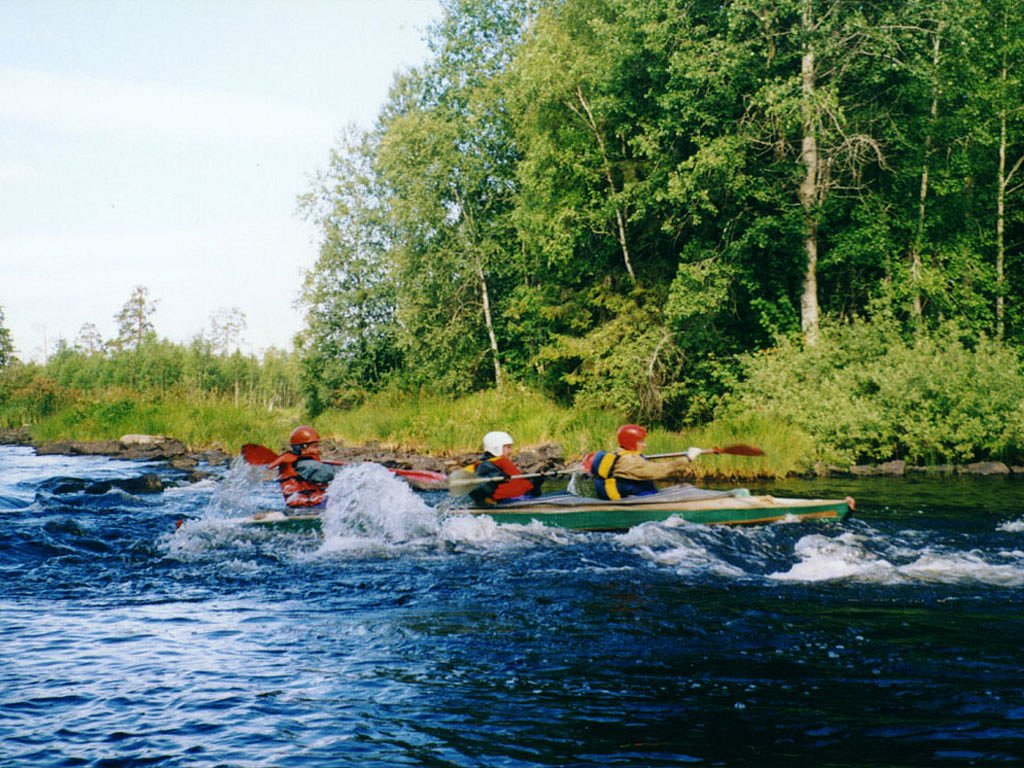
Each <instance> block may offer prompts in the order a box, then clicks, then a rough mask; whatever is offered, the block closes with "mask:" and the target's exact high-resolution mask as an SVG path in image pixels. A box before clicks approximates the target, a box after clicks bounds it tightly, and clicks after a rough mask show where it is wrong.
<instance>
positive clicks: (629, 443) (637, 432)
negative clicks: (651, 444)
mask: <svg viewBox="0 0 1024 768" xmlns="http://www.w3.org/2000/svg"><path fill="white" fill-rule="evenodd" d="M615 437H616V438H617V439H618V441H619V446H620V447H621V448H625V449H626V450H627V451H635V450H637V444H638V443H639V442H640V441H641V440H646V439H647V430H646V429H644V428H643V427H641V426H640V425H639V424H623V425H622V426H621V427H619V431H618V432H616V433H615Z"/></svg>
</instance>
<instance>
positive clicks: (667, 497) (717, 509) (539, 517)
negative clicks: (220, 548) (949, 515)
mask: <svg viewBox="0 0 1024 768" xmlns="http://www.w3.org/2000/svg"><path fill="white" fill-rule="evenodd" d="M853 508H854V501H853V499H852V498H851V497H849V496H848V497H846V498H845V499H787V498H780V497H776V496H752V495H750V493H749V492H747V491H746V490H745V489H743V488H738V489H734V490H731V491H709V490H704V489H701V488H695V487H694V486H692V485H675V486H671V487H669V488H665V489H664V490H662V491H659V492H658V493H655V494H650V495H647V496H630V497H629V498H625V499H620V500H617V501H605V500H602V499H595V498H589V497H586V496H575V495H573V494H570V493H555V494H547V495H544V496H540V497H538V498H535V499H522V500H518V501H512V502H506V503H503V504H497V505H494V506H488V507H473V506H470V507H461V508H459V507H456V508H452V509H451V510H450V514H461V515H472V516H481V515H486V516H488V517H490V518H492V519H493V520H494V521H495V522H497V523H515V524H520V525H527V524H529V523H531V522H533V521H535V520H536V521H537V522H540V523H543V524H544V525H550V526H554V527H558V528H568V529H570V530H576V531H624V530H628V529H629V528H632V527H633V526H635V525H640V524H641V523H649V522H662V521H664V520H668V519H669V518H672V517H676V518H679V519H681V520H684V521H686V522H688V523H702V524H709V525H763V524H766V523H776V522H798V521H803V520H842V519H844V518H846V517H847V516H848V515H849V514H850V512H851V511H852V510H853ZM242 522H244V523H246V524H251V525H268V526H274V527H282V528H285V529H289V530H308V529H319V527H320V516H319V514H315V513H313V514H310V513H304V514H293V515H289V514H285V513H284V512H279V511H273V512H260V513H257V514H256V515H253V516H252V517H249V518H245V519H244V520H243V521H242Z"/></svg>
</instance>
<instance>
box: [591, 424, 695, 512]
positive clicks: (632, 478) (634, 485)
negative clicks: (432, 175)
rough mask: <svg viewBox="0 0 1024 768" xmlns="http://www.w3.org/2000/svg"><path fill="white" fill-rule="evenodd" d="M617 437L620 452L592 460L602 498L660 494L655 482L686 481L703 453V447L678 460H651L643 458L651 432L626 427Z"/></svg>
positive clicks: (595, 481)
mask: <svg viewBox="0 0 1024 768" xmlns="http://www.w3.org/2000/svg"><path fill="white" fill-rule="evenodd" d="M615 437H616V439H617V440H618V443H619V449H620V450H618V451H598V452H597V453H595V454H594V456H593V457H592V458H591V460H590V473H591V475H593V477H594V486H595V488H596V490H597V495H598V497H599V498H602V499H622V498H625V497H627V496H644V495H647V494H651V493H657V492H658V487H657V486H656V485H655V484H654V483H655V481H657V480H682V479H684V478H685V477H686V476H687V475H689V474H690V472H691V468H690V464H692V463H693V462H695V461H696V460H697V457H698V456H700V454H701V453H702V451H701V449H700V448H690V449H688V450H687V451H686V455H685V456H680V457H679V458H678V459H672V460H668V461H649V460H648V459H646V458H644V456H643V450H644V446H645V441H646V440H647V430H646V429H644V428H643V427H641V426H640V425H639V424H623V425H622V426H621V427H619V431H618V432H616V433H615Z"/></svg>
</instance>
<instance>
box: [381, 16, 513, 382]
mask: <svg viewBox="0 0 1024 768" xmlns="http://www.w3.org/2000/svg"><path fill="white" fill-rule="evenodd" d="M526 15H527V2H526V0H503V2H488V1H487V0H451V2H449V3H447V4H446V6H445V13H444V17H443V18H442V20H441V21H440V22H439V24H438V25H437V27H436V28H435V29H434V30H433V35H432V41H431V42H432V48H433V50H434V52H435V58H434V60H433V61H432V62H431V63H429V64H428V65H427V66H425V67H424V68H423V69H422V70H421V71H419V72H416V73H413V74H411V75H407V76H405V77H403V78H401V79H400V80H399V82H398V83H397V84H396V87H395V89H394V90H393V93H392V97H391V99H390V102H389V104H388V106H387V107H386V109H385V112H384V114H383V115H382V119H381V131H382V133H381V138H380V143H379V150H378V154H377V164H376V169H377V172H378V174H379V177H380V179H381V182H382V188H383V189H384V190H386V194H387V205H388V207H389V211H390V217H391V223H392V226H393V228H394V229H393V236H394V239H395V240H394V247H393V249H392V254H393V255H394V256H395V269H396V272H395V275H396V279H397V286H398V292H399V297H398V298H399V319H400V321H401V327H402V329H403V332H404V334H403V335H404V339H405V349H406V352H407V354H408V355H409V356H410V357H409V359H410V362H411V363H412V365H413V367H414V368H420V370H421V371H422V372H425V373H426V372H429V374H428V375H430V377H431V378H432V379H433V380H434V381H439V380H443V381H445V385H446V386H453V387H456V388H460V387H461V388H465V387H466V386H467V385H469V386H475V385H477V384H479V383H481V381H482V379H481V376H482V375H483V374H482V372H481V371H480V370H479V366H480V365H481V364H485V363H489V367H490V376H488V377H486V378H487V379H489V380H491V381H493V382H495V383H501V381H502V380H503V378H504V370H503V362H502V357H503V354H502V346H501V335H502V331H501V329H500V327H499V314H500V312H499V308H498V306H497V305H498V303H499V297H498V296H497V295H496V291H495V282H496V281H497V282H499V283H500V282H501V281H502V274H503V273H505V272H506V271H507V270H506V267H507V266H508V265H507V263H502V262H503V258H504V254H506V253H507V252H508V251H509V250H512V251H514V248H515V243H514V231H513V229H512V227H511V222H510V220H509V213H508V212H509V209H510V196H511V192H512V189H513V179H514V160H515V154H516V153H515V147H514V144H513V143H512V141H511V134H510V131H509V129H508V127H507V125H506V119H507V118H506V113H505V108H504V104H503V91H502V87H501V83H500V78H499V75H500V73H501V72H502V71H503V68H504V67H505V65H506V63H507V60H508V58H509V56H510V51H511V50H512V49H513V48H514V47H515V45H516V41H517V40H518V37H519V35H520V34H521V31H522V29H523V26H524V23H525V19H526ZM501 298H503V297H501ZM483 350H485V352H484V353H483V354H481V351H483ZM439 364H440V365H439ZM441 365H443V366H445V367H446V368H447V370H446V371H442V370H438V368H439V367H441ZM484 380H486V379H484Z"/></svg>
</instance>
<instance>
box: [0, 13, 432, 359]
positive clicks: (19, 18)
mask: <svg viewBox="0 0 1024 768" xmlns="http://www.w3.org/2000/svg"><path fill="white" fill-rule="evenodd" d="M439 16H440V5H439V0H196V1H193V0H0V309H2V311H3V314H4V320H3V325H4V326H6V327H7V328H8V329H9V330H10V332H11V334H12V336H13V339H14V344H15V347H16V351H17V355H18V356H19V357H20V358H21V359H23V360H36V361H40V360H43V359H44V357H45V355H46V354H48V353H52V352H53V350H54V347H55V344H56V342H57V340H58V339H60V338H63V339H65V340H66V341H67V342H69V343H73V342H74V340H75V339H76V338H77V337H78V335H79V332H80V331H81V329H82V327H83V325H85V324H87V323H92V324H94V325H95V326H96V328H97V329H98V330H99V332H100V334H101V335H102V336H103V338H105V339H109V338H112V337H113V336H115V335H116V326H117V324H116V322H115V320H114V316H115V315H116V314H117V312H118V311H119V310H120V309H121V307H123V306H124V304H125V303H126V302H127V301H128V299H129V297H130V296H131V294H132V292H133V290H134V288H135V287H136V286H144V287H145V288H146V289H147V290H148V293H149V296H150V298H151V299H153V300H154V301H155V306H156V311H155V312H154V314H153V316H152V322H153V325H154V327H155V329H156V332H157V334H158V335H159V336H160V337H161V338H166V339H170V340H171V341H174V342H180V343H185V342H188V341H191V340H192V339H193V338H195V337H196V336H197V335H199V334H201V333H204V332H208V331H209V329H210V325H211V320H212V318H213V317H214V316H215V315H217V314H218V313H223V312H225V311H230V310H231V309H234V308H237V309H240V310H241V311H242V312H243V313H244V315H245V319H246V323H247V327H246V330H245V331H244V334H243V347H242V348H243V350H244V351H247V352H254V353H257V354H259V353H261V352H262V351H264V350H266V349H268V348H269V347H277V348H279V349H290V348H291V346H292V338H293V336H294V335H295V333H296V332H297V331H298V330H300V329H301V327H302V324H303V318H302V310H301V308H299V307H297V306H296V302H297V300H298V299H299V296H300V292H301V288H302V279H303V275H304V273H305V271H306V270H307V269H308V268H309V267H311V266H312V265H313V263H314V262H315V260H316V256H317V252H318V247H319V246H318V236H317V232H316V228H315V226H314V224H312V223H311V222H309V221H306V220H304V219H303V218H302V216H301V215H300V214H299V212H298V208H297V198H298V196H299V195H301V194H302V193H304V192H306V191H308V190H309V189H310V187H311V186H312V180H313V177H314V175H315V174H316V173H317V172H318V171H320V170H323V169H325V168H326V167H327V164H328V161H329V158H330V150H331V148H332V147H334V146H336V145H337V143H338V139H339V138H340V136H341V133H342V131H343V129H345V128H346V126H350V125H356V126H359V127H362V128H370V127H372V125H373V122H374V120H375V119H376V117H377V115H378V113H379V110H380V108H381V107H382V106H383V104H384V102H385V100H386V98H387V93H388V88H389V87H390V85H391V83H392V82H393V79H394V76H395V74H397V73H398V72H400V71H405V70H408V69H409V68H411V67H415V66H418V65H420V64H422V63H423V62H424V61H426V59H427V57H428V55H429V54H428V50H427V46H426V30H427V28H428V26H429V25H430V24H431V23H432V22H433V21H436V20H437V19H438V18H439Z"/></svg>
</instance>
